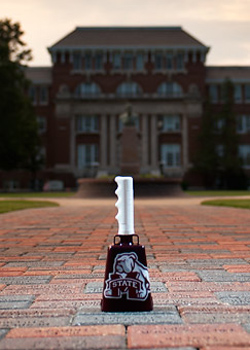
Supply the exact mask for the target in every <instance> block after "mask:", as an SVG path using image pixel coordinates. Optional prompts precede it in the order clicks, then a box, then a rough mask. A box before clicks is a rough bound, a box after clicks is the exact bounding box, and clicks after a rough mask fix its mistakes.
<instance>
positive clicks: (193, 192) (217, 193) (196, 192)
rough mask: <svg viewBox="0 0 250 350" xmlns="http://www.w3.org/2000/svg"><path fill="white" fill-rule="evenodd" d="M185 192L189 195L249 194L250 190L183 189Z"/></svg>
mask: <svg viewBox="0 0 250 350" xmlns="http://www.w3.org/2000/svg"><path fill="white" fill-rule="evenodd" d="M185 193H187V194H190V195H191V196H202V197H210V196H215V197H216V196H220V197H222V196H223V197H224V196H250V191H228V190H224V191H222V190H214V191H209V190H208V191H185Z"/></svg>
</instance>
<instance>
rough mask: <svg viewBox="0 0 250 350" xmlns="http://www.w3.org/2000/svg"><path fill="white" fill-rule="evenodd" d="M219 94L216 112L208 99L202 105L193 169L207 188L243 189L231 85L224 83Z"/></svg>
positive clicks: (229, 82)
mask: <svg viewBox="0 0 250 350" xmlns="http://www.w3.org/2000/svg"><path fill="white" fill-rule="evenodd" d="M221 92H222V94H221V103H220V107H219V109H218V107H217V108H216V109H215V108H213V106H212V104H211V103H210V101H209V100H208V101H207V102H206V103H205V106H204V115H203V118H202V123H201V132H200V135H199V140H198V150H197V154H196V158H195V161H194V170H196V171H198V173H199V174H200V175H201V176H202V179H203V183H204V185H205V186H206V187H208V188H209V187H221V188H227V189H244V188H246V187H247V178H246V175H245V174H244V171H243V169H242V164H241V160H240V158H239V155H238V146H239V137H238V134H237V128H236V115H235V113H234V98H233V96H234V86H233V83H232V82H231V81H230V80H225V81H224V82H223V84H222V86H221Z"/></svg>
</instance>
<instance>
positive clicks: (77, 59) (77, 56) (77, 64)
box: [72, 52, 82, 71]
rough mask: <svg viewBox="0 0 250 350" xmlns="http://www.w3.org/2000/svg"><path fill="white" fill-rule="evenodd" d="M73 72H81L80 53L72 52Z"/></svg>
mask: <svg viewBox="0 0 250 350" xmlns="http://www.w3.org/2000/svg"><path fill="white" fill-rule="evenodd" d="M72 60H73V70H75V71H78V70H82V54H81V52H73V55H72Z"/></svg>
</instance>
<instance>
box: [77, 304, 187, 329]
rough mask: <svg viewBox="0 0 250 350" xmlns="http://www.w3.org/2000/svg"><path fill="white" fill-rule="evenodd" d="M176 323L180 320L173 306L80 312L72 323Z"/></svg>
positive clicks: (127, 324)
mask: <svg viewBox="0 0 250 350" xmlns="http://www.w3.org/2000/svg"><path fill="white" fill-rule="evenodd" d="M163 323H164V324H178V323H182V320H181V318H180V316H179V314H178V312H177V310H176V309H175V308H173V307H172V308H170V307H168V308H165V310H164V311H153V312H123V313H121V312H120V313H119V312H105V313H87V312H80V313H79V314H78V315H77V316H76V317H75V319H74V321H73V325H77V326H79V325H89V324H90V325H91V324H123V325H126V326H129V325H135V324H163Z"/></svg>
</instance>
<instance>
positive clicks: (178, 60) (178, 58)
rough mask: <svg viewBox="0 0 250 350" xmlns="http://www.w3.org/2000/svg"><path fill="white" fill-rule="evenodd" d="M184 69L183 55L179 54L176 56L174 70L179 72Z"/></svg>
mask: <svg viewBox="0 0 250 350" xmlns="http://www.w3.org/2000/svg"><path fill="white" fill-rule="evenodd" d="M183 68H184V54H183V53H182V52H179V53H178V54H177V55H176V69H178V70H181V69H183Z"/></svg>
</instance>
